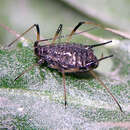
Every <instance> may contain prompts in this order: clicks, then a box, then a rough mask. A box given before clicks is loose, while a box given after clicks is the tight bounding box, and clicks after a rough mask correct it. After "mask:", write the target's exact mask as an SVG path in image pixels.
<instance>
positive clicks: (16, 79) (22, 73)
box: [14, 64, 37, 81]
mask: <svg viewBox="0 0 130 130" xmlns="http://www.w3.org/2000/svg"><path fill="white" fill-rule="evenodd" d="M36 65H37V64H33V65H32V66H30V67H29V68H28V69H26V70H25V71H23V72H22V73H21V74H20V75H19V76H18V77H16V78H15V79H14V81H15V80H17V79H18V78H20V77H21V76H22V75H24V74H25V73H26V72H28V71H30V70H31V69H32V68H33V67H34V66H36Z"/></svg>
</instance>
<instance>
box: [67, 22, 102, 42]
mask: <svg viewBox="0 0 130 130" xmlns="http://www.w3.org/2000/svg"><path fill="white" fill-rule="evenodd" d="M83 24H91V25H95V26H98V27H101V28H103V29H104V27H103V26H101V25H99V24H95V23H93V22H90V21H83V22H79V23H78V24H77V25H76V26H75V27H74V29H73V30H72V31H71V33H70V34H69V36H68V38H67V41H66V42H67V43H69V40H70V39H71V37H72V35H73V34H74V33H75V32H76V30H77V29H78V28H79V27H80V26H81V25H83Z"/></svg>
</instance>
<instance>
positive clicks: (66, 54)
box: [9, 22, 122, 112]
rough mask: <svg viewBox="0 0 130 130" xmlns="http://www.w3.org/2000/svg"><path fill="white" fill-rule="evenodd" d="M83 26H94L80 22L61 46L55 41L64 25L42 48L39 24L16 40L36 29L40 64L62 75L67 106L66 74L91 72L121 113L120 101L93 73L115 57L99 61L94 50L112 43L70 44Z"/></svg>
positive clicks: (35, 44)
mask: <svg viewBox="0 0 130 130" xmlns="http://www.w3.org/2000/svg"><path fill="white" fill-rule="evenodd" d="M82 24H93V23H91V22H79V23H78V24H77V26H75V28H74V29H73V30H72V32H71V33H70V34H69V35H68V39H67V41H66V42H64V43H60V44H55V40H56V39H57V38H58V36H59V33H60V32H61V31H62V24H60V25H59V27H58V29H57V31H56V33H55V35H54V38H53V39H52V43H51V44H48V45H42V46H41V45H39V42H43V41H45V40H41V39H40V29H39V25H38V24H34V25H33V26H31V27H30V28H29V29H28V30H27V31H25V32H24V33H23V34H21V35H20V36H19V37H18V38H17V39H16V40H18V39H19V38H20V37H22V36H23V35H24V34H26V33H27V32H28V31H30V30H31V29H32V28H34V27H36V29H37V41H35V43H34V53H35V55H36V56H37V57H38V64H39V65H41V64H43V63H44V62H46V63H47V64H48V67H50V68H53V69H57V70H58V71H59V72H61V73H62V76H63V84H64V100H65V106H66V104H67V101H66V88H65V73H71V72H84V71H89V72H90V73H91V74H92V75H93V76H94V77H95V78H96V79H97V80H98V81H99V82H100V83H101V85H102V86H103V87H105V89H106V90H107V92H108V93H109V94H110V95H111V96H112V98H113V99H114V101H115V102H116V103H117V105H118V106H119V109H120V111H121V112H122V108H121V106H120V104H119V103H118V101H117V100H116V98H115V97H114V96H113V94H112V93H111V92H110V91H109V89H108V88H107V87H106V86H105V85H104V83H103V82H102V81H101V80H100V79H99V78H98V77H97V76H96V75H95V73H94V72H93V71H92V70H93V69H95V68H97V67H98V65H99V62H100V61H101V60H104V59H107V58H110V57H112V56H113V55H109V56H106V57H101V58H100V59H97V57H96V56H95V55H94V53H93V50H92V48H94V47H97V46H102V45H105V44H108V43H110V42H112V41H108V42H105V43H100V44H96V45H80V44H76V43H70V42H69V40H70V39H71V37H72V35H73V34H74V32H75V31H76V30H77V29H78V28H79V27H80V26H81V25H82ZM97 26H98V25H97ZM16 40H14V41H13V42H11V43H10V44H9V46H11V45H12V44H13V43H14V42H15V41H16ZM34 65H35V64H34ZM34 65H33V66H34ZM31 68H32V66H31V67H30V68H29V69H27V70H26V71H28V70H30V69H31ZM26 71H24V72H23V73H22V74H21V75H23V74H24V73H25V72H26ZM21 75H19V76H18V77H17V78H16V79H18V78H19V77H20V76H21ZM16 79H15V80H16Z"/></svg>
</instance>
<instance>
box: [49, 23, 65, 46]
mask: <svg viewBox="0 0 130 130" xmlns="http://www.w3.org/2000/svg"><path fill="white" fill-rule="evenodd" d="M62 27H63V25H62V24H60V25H59V27H58V29H57V31H56V33H55V35H54V38H53V39H52V43H51V44H54V43H55V40H56V39H57V37H58V35H59V34H61V32H62Z"/></svg>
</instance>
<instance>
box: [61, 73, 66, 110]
mask: <svg viewBox="0 0 130 130" xmlns="http://www.w3.org/2000/svg"><path fill="white" fill-rule="evenodd" d="M62 78H63V86H64V101H65V108H66V105H67V100H66V85H65V72H64V71H62Z"/></svg>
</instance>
